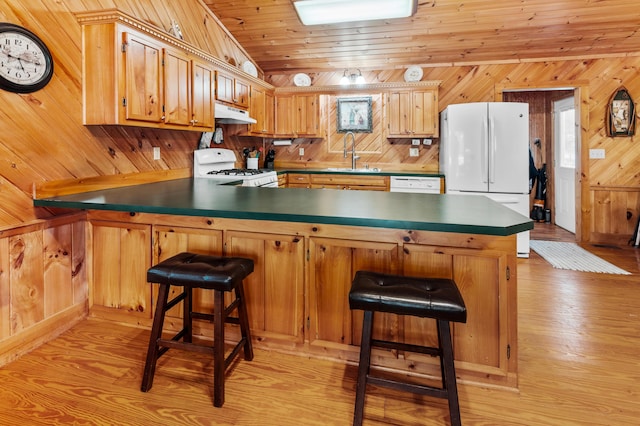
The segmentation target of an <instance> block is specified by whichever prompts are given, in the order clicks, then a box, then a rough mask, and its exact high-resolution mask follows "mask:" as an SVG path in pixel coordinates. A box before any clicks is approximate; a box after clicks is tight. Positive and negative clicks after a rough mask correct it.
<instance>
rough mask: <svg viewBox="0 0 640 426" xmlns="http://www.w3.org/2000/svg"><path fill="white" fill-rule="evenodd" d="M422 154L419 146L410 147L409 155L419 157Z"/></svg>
mask: <svg viewBox="0 0 640 426" xmlns="http://www.w3.org/2000/svg"><path fill="white" fill-rule="evenodd" d="M419 155H420V150H419V149H418V148H409V157H417V156H419Z"/></svg>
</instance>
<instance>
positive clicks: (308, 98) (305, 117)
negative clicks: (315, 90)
mask: <svg viewBox="0 0 640 426" xmlns="http://www.w3.org/2000/svg"><path fill="white" fill-rule="evenodd" d="M294 111H295V112H294V114H295V117H294V120H295V133H296V135H297V136H314V137H315V136H317V135H318V117H319V114H320V109H319V105H318V95H317V94H309V95H296V96H295V109H294Z"/></svg>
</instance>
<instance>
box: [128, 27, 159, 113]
mask: <svg viewBox="0 0 640 426" xmlns="http://www.w3.org/2000/svg"><path fill="white" fill-rule="evenodd" d="M123 38H124V44H125V46H126V48H125V49H124V52H123V54H124V63H125V76H124V81H125V98H124V99H123V105H124V108H125V118H126V120H134V121H149V122H155V123H160V122H161V121H162V102H163V93H162V46H161V45H160V44H159V43H157V42H155V41H153V40H151V39H148V38H146V37H143V36H140V35H138V34H133V33H128V32H124V33H123Z"/></svg>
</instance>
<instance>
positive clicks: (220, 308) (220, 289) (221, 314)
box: [141, 252, 253, 407]
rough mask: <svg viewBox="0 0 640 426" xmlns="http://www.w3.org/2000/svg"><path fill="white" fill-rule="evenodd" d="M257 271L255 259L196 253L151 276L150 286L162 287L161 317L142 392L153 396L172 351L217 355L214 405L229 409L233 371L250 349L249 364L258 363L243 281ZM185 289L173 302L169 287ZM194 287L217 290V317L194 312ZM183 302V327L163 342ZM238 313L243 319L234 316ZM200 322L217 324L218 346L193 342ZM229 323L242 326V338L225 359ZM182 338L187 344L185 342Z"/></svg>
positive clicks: (151, 342) (158, 308)
mask: <svg viewBox="0 0 640 426" xmlns="http://www.w3.org/2000/svg"><path fill="white" fill-rule="evenodd" d="M252 272H253V260H251V259H245V258H240V257H222V256H208V255H202V254H194V253H188V252H185V253H180V254H177V255H175V256H173V257H171V258H169V259H167V260H165V261H163V262H160V263H158V264H157V265H155V266H153V267H152V268H150V269H149V270H148V271H147V281H148V282H152V283H158V284H160V288H159V291H158V302H157V305H156V311H155V317H154V318H153V326H152V329H151V337H150V338H149V349H148V351H147V361H146V363H145V366H144V375H143V377H142V385H141V390H142V391H143V392H147V391H148V390H149V389H151V385H152V384H153V375H154V373H155V369H156V362H157V361H158V358H160V356H162V355H163V354H164V353H165V352H166V351H168V350H169V349H170V348H178V349H183V350H189V351H196V352H202V353H211V354H213V380H214V385H213V388H214V392H213V405H214V406H216V407H222V405H223V404H224V375H225V371H226V369H227V367H228V366H229V365H230V364H231V362H232V361H233V360H234V359H235V357H236V356H237V355H238V354H239V352H240V349H242V348H244V359H246V360H247V361H251V360H252V359H253V348H252V346H251V333H250V331H249V319H248V316H247V308H246V304H245V297H244V289H243V285H242V281H243V279H244V278H245V277H247V276H248V275H249V274H251V273H252ZM172 285H173V286H182V287H183V292H182V293H181V294H180V295H178V296H176V297H175V298H173V299H172V300H171V301H169V302H167V299H168V296H169V288H170V287H171V286H172ZM194 288H202V289H208V290H213V291H214V302H213V304H214V312H213V314H210V313H202V312H193V304H192V293H193V291H192V290H193V289H194ZM231 291H233V292H234V294H235V298H234V300H233V301H232V302H231V303H230V304H229V305H228V306H225V302H224V295H225V293H227V292H231ZM181 301H182V302H183V326H182V327H183V328H182V330H180V331H179V332H178V333H176V334H175V335H174V336H173V337H172V338H171V339H163V338H162V327H163V323H164V316H165V313H166V312H167V311H168V310H169V309H171V308H173V307H174V306H175V305H177V304H178V303H180V302H181ZM236 309H237V313H238V316H237V317H231V316H229V315H230V314H231V313H233V311H234V310H236ZM194 318H197V319H204V320H208V321H213V323H214V324H213V325H214V333H213V337H214V341H213V347H211V346H203V345H198V344H194V343H192V320H193V319H194ZM225 323H231V324H239V325H240V333H241V339H240V341H239V342H238V343H237V344H236V345H235V346H234V347H233V349H232V350H231V352H230V354H229V355H228V356H227V357H226V358H225V347H224V326H225ZM180 339H182V341H180Z"/></svg>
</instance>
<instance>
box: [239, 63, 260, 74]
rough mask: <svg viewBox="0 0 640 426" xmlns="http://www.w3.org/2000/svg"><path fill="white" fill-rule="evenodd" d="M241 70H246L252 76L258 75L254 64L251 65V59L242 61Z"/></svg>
mask: <svg viewBox="0 0 640 426" xmlns="http://www.w3.org/2000/svg"><path fill="white" fill-rule="evenodd" d="M242 71H244V72H246V73H247V74H249V75H251V76H253V77H257V76H258V70H257V69H256V66H255V65H253V62H251V61H244V62H243V63H242Z"/></svg>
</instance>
